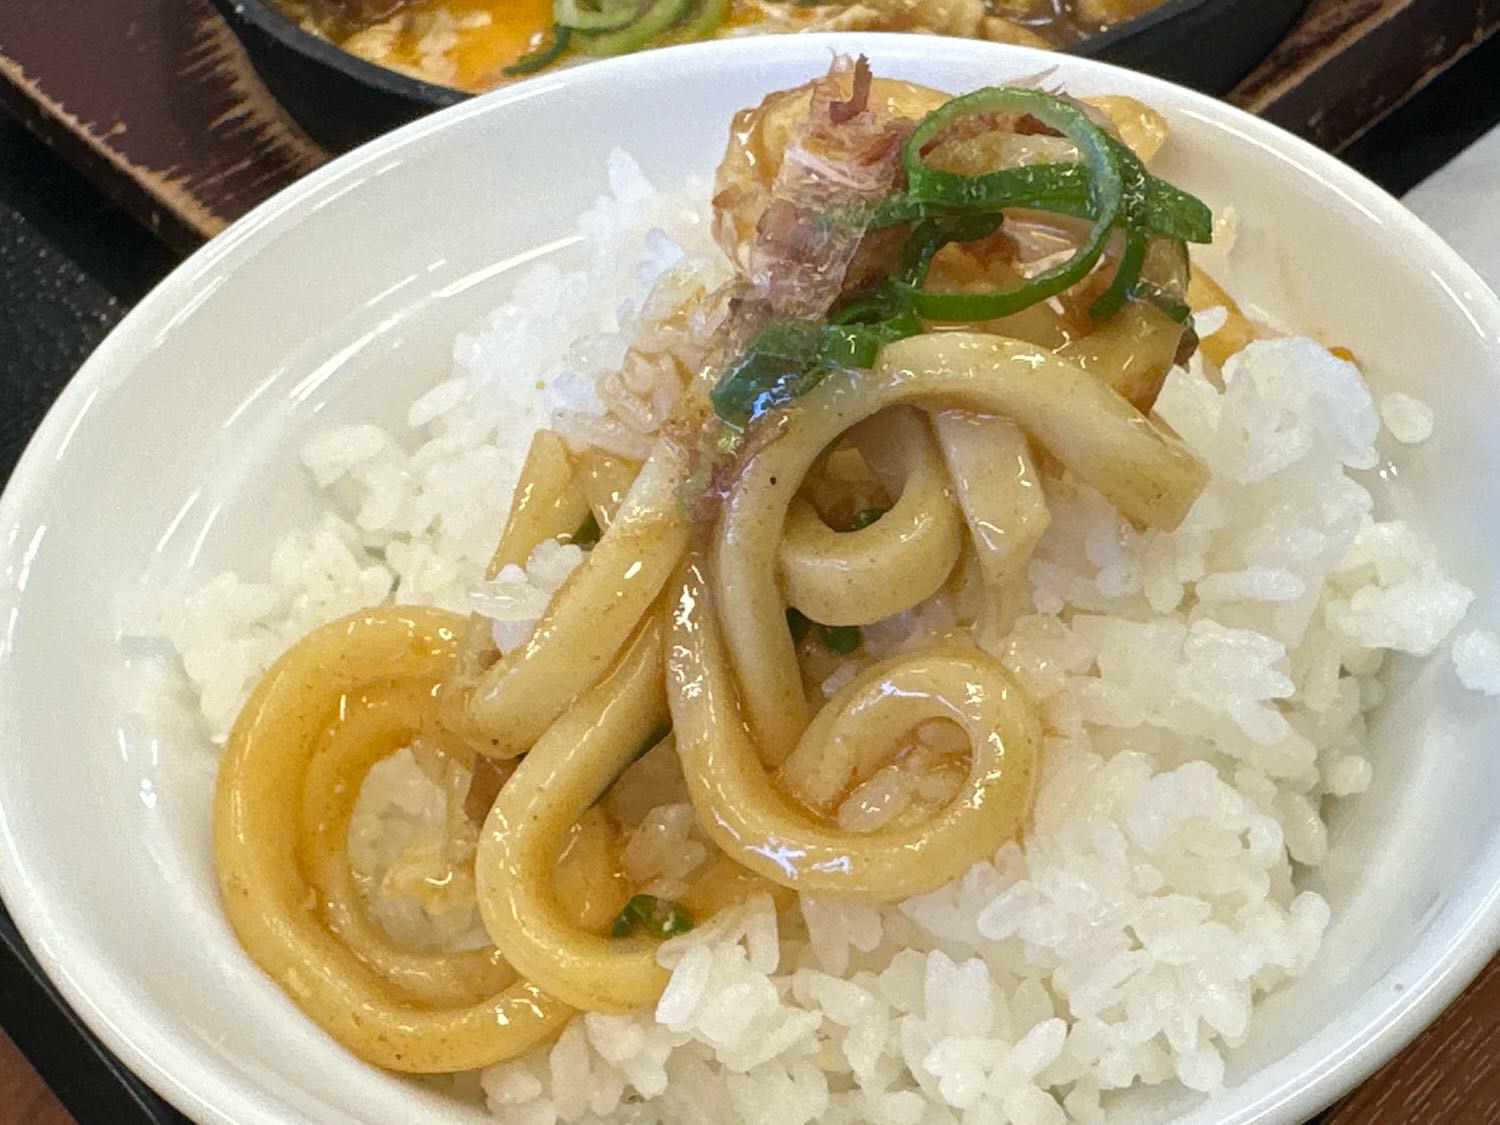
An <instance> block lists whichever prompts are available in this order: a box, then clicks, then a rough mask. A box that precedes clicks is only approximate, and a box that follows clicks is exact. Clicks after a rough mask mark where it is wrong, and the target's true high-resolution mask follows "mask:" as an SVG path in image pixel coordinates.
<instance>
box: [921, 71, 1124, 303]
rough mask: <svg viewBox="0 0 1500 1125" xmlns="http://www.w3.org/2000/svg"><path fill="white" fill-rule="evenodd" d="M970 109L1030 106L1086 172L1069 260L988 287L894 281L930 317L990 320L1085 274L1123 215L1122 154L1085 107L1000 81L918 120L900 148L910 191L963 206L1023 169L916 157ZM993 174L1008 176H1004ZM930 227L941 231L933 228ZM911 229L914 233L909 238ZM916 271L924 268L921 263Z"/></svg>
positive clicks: (994, 110) (1001, 110) (1013, 109)
mask: <svg viewBox="0 0 1500 1125" xmlns="http://www.w3.org/2000/svg"><path fill="white" fill-rule="evenodd" d="M975 113H1026V114H1030V115H1031V116H1032V117H1035V118H1036V119H1037V120H1039V121H1041V122H1042V123H1043V124H1044V125H1048V126H1050V127H1051V128H1053V129H1056V130H1058V131H1059V132H1060V133H1062V134H1063V136H1065V137H1067V138H1068V139H1069V140H1070V141H1072V142H1073V144H1074V145H1075V146H1076V147H1077V149H1078V154H1079V157H1080V160H1081V163H1082V165H1083V168H1084V171H1085V172H1086V173H1087V176H1088V183H1087V193H1086V199H1087V203H1088V206H1089V209H1090V210H1091V211H1092V212H1093V216H1094V225H1093V227H1092V228H1091V229H1090V231H1089V234H1088V237H1087V238H1085V239H1084V241H1083V244H1082V245H1080V246H1079V247H1078V249H1077V250H1076V251H1074V252H1073V254H1072V255H1071V256H1070V257H1069V258H1068V260H1067V261H1065V262H1061V263H1059V264H1058V265H1056V266H1053V267H1052V268H1051V269H1048V270H1044V271H1043V272H1042V273H1040V274H1038V275H1037V276H1035V277H1031V278H1027V279H1026V280H1025V281H1023V282H1021V283H1020V284H1019V285H1017V286H1015V287H1013V288H1011V289H1007V290H1000V291H998V292H990V293H937V292H934V291H932V290H929V289H923V288H921V287H920V285H919V284H918V283H917V281H909V280H906V279H897V280H896V281H895V282H894V284H895V286H896V290H897V292H898V293H900V294H901V295H902V296H903V297H904V298H905V299H906V301H907V302H908V303H909V304H910V305H911V307H912V308H913V309H915V310H916V312H918V313H920V314H921V315H922V316H924V317H928V318H929V319H933V320H990V319H992V318H995V317H1001V316H1009V315H1011V314H1012V313H1015V312H1019V311H1020V310H1021V309H1023V308H1027V307H1029V306H1030V305H1034V304H1036V303H1037V302H1039V301H1044V300H1046V299H1047V298H1048V297H1052V296H1055V295H1056V294H1058V293H1061V292H1063V291H1064V290H1065V289H1069V288H1071V287H1072V286H1074V285H1076V284H1077V283H1078V282H1079V281H1082V280H1083V278H1084V277H1086V276H1087V275H1088V273H1089V271H1090V270H1092V269H1093V268H1094V266H1095V264H1096V263H1097V262H1098V261H1099V259H1100V257H1101V256H1102V255H1103V254H1104V243H1105V240H1106V239H1107V238H1108V237H1109V233H1110V231H1111V230H1112V229H1113V228H1114V226H1115V224H1116V223H1117V222H1118V221H1119V220H1120V218H1121V217H1122V212H1123V209H1124V206H1125V199H1124V195H1125V182H1124V178H1123V177H1122V175H1121V171H1120V161H1119V159H1118V157H1117V156H1116V154H1115V152H1114V151H1113V150H1112V149H1111V147H1110V145H1109V137H1108V136H1107V135H1106V134H1105V132H1104V131H1103V130H1102V129H1100V128H1099V126H1097V125H1095V124H1094V123H1093V122H1092V121H1090V120H1089V118H1088V116H1087V114H1085V113H1084V112H1083V111H1082V110H1081V109H1079V108H1078V107H1077V106H1076V105H1073V104H1072V103H1071V102H1067V101H1063V100H1062V99H1060V98H1055V97H1053V96H1052V95H1050V94H1045V93H1043V92H1042V91H1040V90H1030V89H1022V88H1018V87H1004V86H992V87H988V88H986V89H983V90H976V91H974V92H973V93H972V94H965V95H963V96H962V97H958V98H954V99H953V100H952V101H949V102H946V103H945V104H943V105H941V106H939V107H938V108H937V109H935V110H933V111H932V112H931V113H929V114H928V115H927V116H926V117H924V118H922V120H921V121H919V122H918V123H917V126H916V128H915V129H913V130H912V132H911V135H910V136H909V137H907V139H906V144H905V145H904V146H903V147H902V150H901V162H902V164H903V166H904V167H905V168H906V176H907V194H908V195H909V196H911V197H913V198H915V199H920V200H931V201H936V202H945V203H953V204H956V205H957V206H959V207H969V206H975V205H977V203H976V201H977V199H979V198H984V197H985V193H986V192H987V191H988V190H989V189H991V188H994V187H996V185H997V184H1012V183H1014V182H1015V173H1017V172H1021V171H1023V170H1022V169H1006V170H1004V171H1001V172H988V173H985V174H983V175H979V176H967V175H963V174H962V173H958V172H944V171H942V170H940V169H937V168H931V167H929V166H928V165H927V164H926V163H925V162H924V161H923V160H922V148H923V146H924V145H926V144H927V142H928V141H930V140H932V139H933V138H934V137H936V136H937V135H938V134H939V133H941V132H942V131H943V130H944V129H947V128H948V127H949V126H950V125H952V124H953V123H954V122H956V121H958V120H960V119H962V118H964V117H967V116H969V115H970V114H975ZM999 177H1005V178H1006V179H1005V180H1003V181H1002V180H1000V179H998V178H999ZM1007 190H1008V189H1007ZM928 222H932V220H928ZM933 231H934V228H928V230H927V232H925V236H926V238H927V239H928V240H929V241H930V240H931V239H932V238H933V237H935V235H934V233H933ZM936 233H937V234H941V233H943V232H942V231H941V230H940V229H938V230H937V232H936ZM916 237H917V236H916V235H915V234H914V235H913V239H914V240H915V239H916ZM949 240H950V241H951V240H952V239H951V237H950V239H949ZM935 252H936V248H935V247H934V248H933V249H931V250H927V251H926V253H925V258H926V262H927V263H930V262H931V259H932V254H933V253H935ZM920 257H921V255H919V258H920ZM921 272H922V273H923V274H925V269H924V270H922V271H921Z"/></svg>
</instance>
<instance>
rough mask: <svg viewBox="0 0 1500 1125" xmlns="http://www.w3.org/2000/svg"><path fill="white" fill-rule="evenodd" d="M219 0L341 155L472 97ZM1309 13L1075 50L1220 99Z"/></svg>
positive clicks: (1159, 30) (1129, 33)
mask: <svg viewBox="0 0 1500 1125" xmlns="http://www.w3.org/2000/svg"><path fill="white" fill-rule="evenodd" d="M213 3H214V5H215V7H217V8H218V9H219V11H220V12H221V13H222V14H223V16H224V18H225V19H226V20H227V21H228V23H229V25H230V27H232V28H233V29H234V31H235V34H236V35H238V36H239V38H240V41H241V42H242V43H243V44H244V46H245V50H246V52H247V53H248V54H249V56H250V59H251V62H252V63H253V64H254V66H255V68H256V70H257V72H258V73H259V74H260V77H261V79H262V81H264V82H265V84H266V87H267V88H268V89H269V90H270V91H271V93H272V95H274V96H275V98H276V100H277V101H279V102H280V103H281V104H282V106H283V107H285V109H286V110H287V112H288V113H290V114H291V116H292V117H293V118H295V119H296V121H297V123H298V124H299V125H301V126H302V128H303V129H305V130H306V131H307V133H308V134H309V135H310V136H311V137H312V138H313V139H314V140H316V141H318V142H319V143H320V144H322V145H323V146H324V147H326V148H328V149H330V150H332V151H334V152H342V151H344V150H346V149H349V148H353V147H354V146H355V145H357V144H359V143H360V142H362V141H367V140H369V139H370V138H371V137H375V136H378V135H379V134H381V133H384V132H387V131H389V130H390V129H392V128H394V127H395V126H397V125H401V124H404V123H406V122H407V121H411V120H412V119H414V118H416V117H419V116H421V115H422V114H424V113H427V112H428V111H430V110H433V109H439V108H441V107H443V106H448V105H453V104H454V103H456V102H459V101H462V100H463V99H464V98H466V97H468V95H467V94H465V93H464V92H463V91H462V90H456V89H454V88H453V87H451V86H441V85H438V84H436V83H432V82H424V81H422V80H421V79H417V78H412V77H410V76H409V75H405V74H401V73H399V72H397V71H394V70H388V69H386V68H385V67H383V66H377V65H376V64H374V63H371V62H367V61H365V60H364V59H361V58H359V57H357V56H355V55H351V54H349V53H348V52H346V51H341V50H340V49H339V48H338V47H335V46H334V45H333V44H332V43H330V42H328V41H327V40H326V39H322V38H319V37H318V36H316V35H313V34H312V33H310V32H308V31H305V30H303V29H302V28H301V27H300V26H299V25H298V24H297V23H296V22H295V21H293V20H291V19H289V18H288V17H286V16H285V15H283V14H282V13H281V12H280V11H278V10H277V9H276V8H275V7H274V6H273V5H271V4H270V3H268V2H267V0H213ZM1306 7H1307V0H1167V2H1166V3H1164V4H1163V5H1162V6H1161V7H1159V8H1156V9H1154V10H1153V11H1150V12H1147V13H1146V14H1145V15H1141V16H1137V17H1136V18H1135V19H1133V20H1128V21H1127V22H1125V23H1122V24H1120V25H1118V26H1117V27H1113V28H1111V29H1110V30H1108V31H1105V32H1102V33H1101V34H1099V35H1095V36H1091V37H1090V38H1088V39H1085V40H1083V41H1081V42H1079V43H1077V44H1074V45H1073V46H1072V47H1070V48H1069V51H1070V52H1071V53H1073V54H1078V55H1084V56H1087V57H1090V58H1096V59H1103V60H1105V61H1106V62H1113V63H1118V64H1120V65H1121V66H1128V67H1131V68H1132V69H1135V70H1142V71H1145V72H1147V73H1149V74H1155V75H1158V76H1160V77H1162V78H1168V79H1171V80H1172V81H1174V82H1180V83H1182V84H1183V85H1186V86H1192V87H1194V88H1195V89H1199V90H1203V91H1205V92H1207V93H1210V94H1223V93H1226V92H1227V91H1228V90H1229V89H1230V88H1231V87H1232V86H1233V85H1234V84H1235V83H1236V82H1238V81H1239V80H1240V79H1241V78H1242V77H1244V76H1245V74H1246V73H1248V72H1249V71H1250V69H1251V68H1252V67H1253V66H1255V64H1256V63H1258V62H1259V61H1260V60H1261V59H1263V58H1265V56H1266V55H1267V54H1268V53H1269V52H1270V50H1271V48H1272V47H1274V46H1275V45H1276V44H1277V43H1278V42H1279V41H1280V40H1281V37H1282V36H1283V35H1285V34H1286V32H1287V30H1288V29H1289V28H1290V27H1291V26H1292V24H1294V23H1295V22H1296V21H1297V18H1298V17H1299V16H1300V15H1301V14H1302V11H1303V9H1304V8H1306Z"/></svg>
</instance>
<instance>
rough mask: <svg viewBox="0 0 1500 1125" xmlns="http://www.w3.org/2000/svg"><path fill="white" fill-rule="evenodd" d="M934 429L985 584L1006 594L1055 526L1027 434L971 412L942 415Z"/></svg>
mask: <svg viewBox="0 0 1500 1125" xmlns="http://www.w3.org/2000/svg"><path fill="white" fill-rule="evenodd" d="M932 427H933V431H934V432H935V433H936V434H937V439H938V445H939V446H940V447H941V448H942V451H943V460H944V461H945V462H946V463H947V469H948V478H949V480H950V482H951V483H952V487H953V491H954V493H955V495H957V497H958V503H959V507H960V508H961V509H962V510H963V513H964V520H965V522H966V523H967V524H968V525H969V535H970V538H971V539H972V541H973V543H974V554H975V557H976V558H977V559H978V561H979V570H980V573H981V574H982V575H983V576H984V584H985V585H986V586H988V587H989V588H990V589H991V590H1003V589H1005V588H1007V587H1009V586H1010V585H1012V584H1013V583H1015V582H1017V581H1019V580H1020V579H1021V578H1023V577H1025V574H1026V564H1027V563H1028V562H1030V560H1031V553H1032V551H1033V550H1034V549H1035V548H1036V545H1037V541H1038V540H1040V539H1041V537H1042V533H1043V532H1045V531H1046V530H1047V526H1048V524H1050V523H1051V522H1052V515H1051V512H1049V511H1048V509H1047V498H1046V496H1045V495H1044V494H1043V492H1042V482H1041V480H1040V479H1038V477H1037V473H1036V466H1035V465H1034V464H1032V460H1031V450H1030V448H1029V447H1028V443H1027V440H1026V435H1025V433H1023V432H1022V430H1021V428H1020V427H1019V426H1017V425H1016V424H1015V423H1014V422H1012V421H1010V420H1009V419H1006V418H995V417H991V416H988V415H984V414H973V413H970V412H969V411H967V410H940V411H938V412H937V413H935V414H934V415H933V416H932Z"/></svg>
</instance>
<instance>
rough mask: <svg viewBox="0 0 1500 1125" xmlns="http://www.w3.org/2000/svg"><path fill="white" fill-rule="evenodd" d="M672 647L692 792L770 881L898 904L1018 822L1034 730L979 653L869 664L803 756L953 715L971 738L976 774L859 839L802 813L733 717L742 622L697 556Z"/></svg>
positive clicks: (678, 606) (674, 694) (675, 617)
mask: <svg viewBox="0 0 1500 1125" xmlns="http://www.w3.org/2000/svg"><path fill="white" fill-rule="evenodd" d="M677 590H678V593H677V597H676V600H675V603H674V605H673V609H672V628H671V633H670V641H669V647H668V650H667V695H668V700H669V702H670V704H671V709H672V723H673V727H674V729H675V731H676V736H677V749H678V753H679V754H680V755H681V757H682V766H683V774H684V776H685V777H686V778H687V783H688V792H689V793H690V795H691V797H692V801H693V805H694V806H695V808H696V809H697V810H698V815H699V821H700V823H701V824H702V826H703V828H704V829H705V831H707V832H708V834H709V836H710V837H711V838H712V839H713V841H714V843H716V844H717V845H718V846H719V847H720V848H721V849H723V851H724V852H725V854H727V855H728V856H729V857H730V858H731V859H733V860H735V861H736V862H738V863H740V864H742V865H744V866H745V867H748V868H749V869H750V870H751V871H754V872H756V873H758V874H760V875H763V876H764V877H765V878H767V879H770V880H771V881H772V882H776V883H780V884H782V885H784V886H790V887H795V888H797V889H798V890H804V891H809V892H813V893H817V894H834V895H841V896H845V897H854V898H871V899H882V900H890V899H896V898H901V897H905V896H907V895H912V894H918V893H921V892H923V891H927V890H931V889H932V888H934V887H937V886H940V885H942V884H943V883H945V882H947V881H948V880H949V879H952V878H954V877H956V876H957V875H959V874H961V873H962V872H963V871H964V870H966V869H967V868H968V867H969V866H971V865H972V864H973V863H974V862H975V861H976V860H977V859H979V858H981V857H982V856H985V855H990V854H993V852H994V850H995V849H996V848H997V847H999V845H1000V844H1001V843H1003V842H1004V841H1005V840H1007V839H1009V838H1011V837H1012V836H1013V835H1014V834H1015V832H1016V830H1017V829H1018V828H1019V826H1020V821H1021V818H1022V816H1024V815H1025V812H1026V809H1027V806H1028V804H1029V801H1030V797H1031V791H1032V787H1033V783H1034V778H1035V772H1036V754H1037V748H1038V744H1039V742H1040V737H1041V734H1040V728H1039V726H1038V723H1037V720H1036V717H1035V715H1034V714H1033V712H1032V710H1031V708H1030V706H1029V705H1028V704H1027V703H1026V702H1025V701H1024V700H1023V699H1022V698H1021V695H1020V692H1019V691H1018V690H1017V688H1016V686H1015V684H1014V683H1013V682H1012V681H1011V679H1010V676H1009V675H1008V673H1006V671H1005V669H1004V668H1003V667H1002V666H1001V665H1000V664H999V662H997V661H996V660H994V659H993V658H992V657H989V656H986V655H985V654H983V653H981V652H979V651H978V650H976V649H962V648H938V649H935V650H932V651H928V652H922V653H918V654H915V655H913V656H909V657H897V658H895V659H892V660H887V661H882V662H880V663H878V664H875V665H873V666H871V667H870V668H867V669H866V670H865V671H863V672H862V673H861V674H860V675H859V676H858V677H857V678H856V679H855V680H854V681H853V682H851V683H850V684H848V685H847V686H846V687H845V688H844V689H843V690H841V691H840V692H839V693H838V694H837V695H835V696H834V698H833V699H832V700H830V701H829V702H828V704H827V705H826V706H825V707H824V708H823V710H822V711H820V712H819V713H818V716H817V718H816V719H814V720H813V722H812V723H811V724H810V725H809V726H808V728H807V730H806V732H805V733H804V734H803V736H802V742H801V743H800V744H799V745H798V747H797V749H796V751H795V754H796V755H797V756H800V755H803V754H806V755H808V756H811V757H821V756H822V755H826V754H830V753H832V754H834V755H836V756H842V754H843V753H844V751H845V750H847V749H856V750H857V749H858V748H859V747H861V746H863V745H865V744H868V743H870V742H875V743H877V744H884V745H886V746H890V745H891V742H890V740H891V739H892V738H893V737H896V736H899V735H900V734H902V733H904V732H905V731H907V730H910V728H911V726H912V725H914V724H915V723H917V722H921V721H924V720H927V719H934V718H943V719H951V720H953V721H954V722H956V723H958V724H959V725H960V726H961V727H962V728H963V730H964V731H965V733H966V734H968V736H969V740H970V744H971V747H972V756H971V765H970V771H969V776H968V779H967V780H966V782H965V784H964V787H963V789H962V790H961V791H960V793H959V795H958V796H957V797H956V798H955V799H954V800H953V801H951V802H949V804H947V805H946V806H945V807H943V808H942V809H940V810H938V811H937V812H936V813H934V814H933V816H932V817H931V818H930V819H928V820H926V821H923V822H922V823H920V824H917V825H913V826H902V827H894V828H884V829H880V830H877V831H874V832H869V833H862V834H861V833H851V832H844V831H841V830H839V829H838V828H836V827H831V826H829V824H828V823H827V822H826V821H825V820H824V819H823V818H821V817H818V816H816V815H814V814H812V813H810V812H808V811H807V810H806V809H804V808H802V807H799V806H798V805H796V804H795V803H794V802H793V801H792V800H791V799H789V798H788V797H787V795H786V794H785V793H784V792H783V791H782V790H781V789H780V788H778V787H777V785H776V784H775V782H774V781H773V780H772V779H771V777H770V776H769V775H768V774H767V772H766V770H765V767H764V765H763V763H762V761H761V757H760V755H759V754H758V753H757V751H756V748H755V746H754V744H753V743H752V741H751V739H750V737H749V735H748V734H747V733H746V731H745V727H744V724H743V723H742V722H741V721H740V720H739V717H738V715H737V713H736V689H735V684H734V676H733V675H732V673H731V671H730V663H729V658H728V655H727V653H726V652H725V649H724V646H723V641H722V637H721V625H720V620H719V619H720V616H721V615H722V617H723V619H724V628H725V629H728V628H733V627H736V626H740V627H742V626H743V624H744V622H743V621H742V619H741V611H740V610H739V609H738V608H734V609H727V608H725V607H716V606H715V604H714V598H713V594H712V593H711V589H710V586H709V583H708V582H707V580H706V577H705V568H704V566H703V563H702V559H701V557H698V556H690V558H689V559H688V561H687V562H686V563H684V566H683V568H682V570H681V572H680V577H679V579H678V582H677Z"/></svg>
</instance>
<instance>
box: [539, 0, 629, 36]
mask: <svg viewBox="0 0 1500 1125" xmlns="http://www.w3.org/2000/svg"><path fill="white" fill-rule="evenodd" d="M640 14H641V9H640V5H639V4H633V3H630V0H623V2H619V0H615V2H611V3H604V4H599V5H597V6H590V7H584V6H583V5H582V4H580V3H579V0H552V18H553V19H554V20H555V21H556V22H557V23H558V24H559V25H560V26H562V27H569V28H572V29H573V30H575V31H613V30H614V29H615V28H618V27H624V26H625V25H626V24H629V23H634V22H635V20H636V19H637V18H639V16H640Z"/></svg>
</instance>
